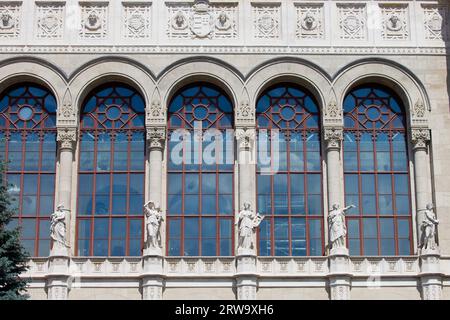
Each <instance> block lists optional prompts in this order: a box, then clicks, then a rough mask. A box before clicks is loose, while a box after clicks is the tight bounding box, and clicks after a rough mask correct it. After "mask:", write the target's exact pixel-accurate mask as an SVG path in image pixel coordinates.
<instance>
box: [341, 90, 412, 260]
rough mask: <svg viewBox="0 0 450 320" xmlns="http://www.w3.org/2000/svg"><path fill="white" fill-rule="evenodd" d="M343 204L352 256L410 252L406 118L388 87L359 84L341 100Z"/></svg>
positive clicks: (401, 107)
mask: <svg viewBox="0 0 450 320" xmlns="http://www.w3.org/2000/svg"><path fill="white" fill-rule="evenodd" d="M344 119H345V131H344V173H345V202H346V204H347V205H350V204H354V205H355V206H356V208H354V209H352V210H351V211H349V212H348V216H347V225H348V245H349V249H350V253H351V254H353V255H408V254H410V253H411V251H412V248H411V245H412V241H411V216H412V215H411V196H410V177H409V175H410V172H409V161H408V150H407V137H406V118H405V113H404V109H403V106H402V104H401V100H400V99H399V98H398V97H397V95H396V94H395V93H394V92H392V91H391V90H389V89H388V88H385V87H382V86H379V85H363V86H361V87H358V88H356V89H354V90H352V91H351V92H350V93H349V94H348V95H347V97H346V98H345V101H344Z"/></svg>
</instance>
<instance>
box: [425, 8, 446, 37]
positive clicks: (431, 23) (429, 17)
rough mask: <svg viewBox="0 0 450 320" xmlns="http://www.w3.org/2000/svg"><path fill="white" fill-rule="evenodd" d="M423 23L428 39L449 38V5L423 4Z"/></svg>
mask: <svg viewBox="0 0 450 320" xmlns="http://www.w3.org/2000/svg"><path fill="white" fill-rule="evenodd" d="M422 8H423V25H424V28H425V39H426V40H444V41H447V40H448V31H449V30H448V28H449V25H448V20H447V19H448V7H447V6H442V5H428V4H423V5H422Z"/></svg>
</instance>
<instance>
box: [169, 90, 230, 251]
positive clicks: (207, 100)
mask: <svg viewBox="0 0 450 320" xmlns="http://www.w3.org/2000/svg"><path fill="white" fill-rule="evenodd" d="M197 87H198V88H200V89H199V90H198V92H197V94H196V95H195V96H184V93H185V92H187V91H188V90H195V88H197ZM208 89H213V90H215V91H216V92H217V93H218V94H217V95H216V96H212V95H210V94H208V92H206V91H205V90H208ZM177 99H180V100H178V102H177ZM196 99H203V100H202V102H201V103H199V104H196V103H195V101H196ZM221 99H225V100H227V102H226V104H227V107H229V108H230V109H229V110H226V111H224V110H223V109H222V105H221ZM222 103H223V100H222ZM173 106H175V107H176V108H178V110H177V111H176V112H171V111H170V110H171V108H172V107H173ZM198 106H204V107H205V108H206V109H207V110H208V111H207V116H206V117H205V118H204V119H203V118H202V119H198V118H196V116H195V113H194V109H195V108H196V107H198ZM232 110H233V109H232V103H231V100H230V99H229V97H228V95H227V94H225V93H224V92H223V90H221V89H220V88H218V87H217V86H215V85H212V84H209V83H202V82H200V83H195V84H192V85H189V86H186V87H184V88H182V89H180V90H179V91H178V92H177V93H176V94H175V95H174V97H173V98H172V100H171V103H170V105H169V114H168V141H170V140H171V136H172V134H173V132H174V131H175V130H178V129H185V130H187V131H189V132H190V134H191V137H192V138H193V139H195V138H194V122H195V121H199V120H200V121H202V120H203V121H202V132H203V134H204V133H205V131H206V130H208V129H211V128H214V129H217V130H219V131H220V132H221V133H222V134H225V131H226V130H229V129H232V128H233V112H232ZM211 115H213V116H212V117H214V120H210V117H211ZM225 118H227V119H230V121H229V124H228V125H225V126H224V125H222V124H221V121H222V120H225ZM175 119H176V121H181V123H180V124H179V125H174V123H173V122H174V120H175ZM232 138H233V137H232ZM191 141H192V140H191ZM168 145H169V147H168V153H167V154H168V157H170V153H171V147H170V142H169V143H168ZM233 145H234V140H233ZM191 150H194V146H193V144H192V143H191ZM202 150H203V147H202V148H200V150H198V156H199V159H200V160H201V162H203V161H202V153H201V152H202ZM183 157H185V153H183ZM191 160H192V161H193V159H191ZM224 161H225V157H224ZM203 165H204V164H203V163H200V164H195V166H196V168H195V170H193V169H192V166H193V165H192V164H186V163H185V161H183V164H182V168H181V169H173V168H171V166H170V164H169V165H168V169H167V177H169V175H170V174H179V175H181V176H182V194H181V197H182V204H181V205H182V209H181V214H171V213H170V210H169V209H168V211H167V228H166V234H167V237H166V254H167V255H170V240H171V239H175V240H179V241H180V249H179V251H180V256H188V255H186V254H185V241H186V240H187V238H186V235H185V223H186V220H187V219H190V218H193V219H198V236H197V238H196V239H197V240H198V255H199V256H202V255H204V254H203V253H202V244H203V242H202V241H203V240H206V239H207V238H205V237H204V236H203V234H202V222H204V219H207V218H215V219H216V234H215V243H216V254H215V256H224V254H223V253H222V252H221V240H225V241H227V240H230V241H231V249H230V256H232V255H234V241H235V240H234V202H235V195H234V192H235V188H234V164H233V165H230V166H227V167H226V168H224V167H223V166H221V165H220V164H217V163H216V165H214V169H211V168H209V169H205V168H204V167H203ZM188 166H189V167H190V168H189V169H187V167H188ZM188 174H196V175H197V176H198V178H199V180H198V181H199V185H198V193H196V194H197V195H198V209H199V210H198V211H199V212H198V213H197V214H187V213H186V212H185V197H186V195H187V193H186V189H185V179H186V175H188ZM203 174H214V175H215V176H216V191H215V199H216V203H215V206H216V213H215V214H204V213H202V198H203V192H202V177H203ZM221 174H229V175H231V177H232V179H231V180H232V182H231V183H232V192H231V194H230V193H227V194H223V193H219V176H220V175H221ZM168 180H169V179H168ZM169 188H170V186H169V183H168V186H167V200H166V201H167V203H169V196H170V194H169ZM205 195H210V194H209V193H208V194H205ZM220 195H228V196H230V195H231V206H232V208H231V210H230V213H229V215H223V214H221V213H220V210H219V201H218V200H219V196H220ZM168 207H169V206H168ZM177 220H179V221H180V236H179V237H177V238H174V237H172V235H171V233H170V223H171V222H172V221H177ZM222 221H230V228H229V231H230V235H231V238H228V237H225V238H224V237H221V235H220V224H221V222H222ZM189 239H191V238H189Z"/></svg>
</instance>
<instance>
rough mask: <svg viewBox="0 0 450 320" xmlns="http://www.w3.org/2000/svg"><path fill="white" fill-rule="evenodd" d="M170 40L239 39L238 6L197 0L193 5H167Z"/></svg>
mask: <svg viewBox="0 0 450 320" xmlns="http://www.w3.org/2000/svg"><path fill="white" fill-rule="evenodd" d="M167 10H168V17H169V21H168V29H167V35H168V37H169V38H174V39H179V38H182V39H183V38H184V39H189V38H192V39H221V38H231V39H233V38H237V36H238V27H237V22H238V17H237V14H238V10H237V4H230V3H223V4H221V3H214V4H210V3H209V1H206V0H197V1H195V2H194V4H193V5H188V4H185V3H180V4H177V3H171V4H167Z"/></svg>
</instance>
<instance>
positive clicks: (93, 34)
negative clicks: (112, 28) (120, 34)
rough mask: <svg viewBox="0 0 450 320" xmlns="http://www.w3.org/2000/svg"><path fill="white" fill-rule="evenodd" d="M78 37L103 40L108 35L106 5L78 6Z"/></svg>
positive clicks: (87, 4)
mask: <svg viewBox="0 0 450 320" xmlns="http://www.w3.org/2000/svg"><path fill="white" fill-rule="evenodd" d="M80 7H81V25H80V37H81V38H83V39H104V38H106V36H107V34H108V3H97V4H89V3H86V4H80Z"/></svg>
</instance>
